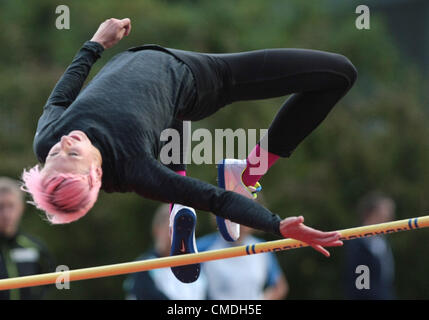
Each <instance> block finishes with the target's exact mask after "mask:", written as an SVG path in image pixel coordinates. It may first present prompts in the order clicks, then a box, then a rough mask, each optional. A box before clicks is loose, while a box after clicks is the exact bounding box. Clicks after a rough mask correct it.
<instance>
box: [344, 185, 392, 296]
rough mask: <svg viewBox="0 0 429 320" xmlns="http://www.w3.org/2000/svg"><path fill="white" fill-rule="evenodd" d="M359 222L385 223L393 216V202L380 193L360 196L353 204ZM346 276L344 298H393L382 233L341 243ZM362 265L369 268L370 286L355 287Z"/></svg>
mask: <svg viewBox="0 0 429 320" xmlns="http://www.w3.org/2000/svg"><path fill="white" fill-rule="evenodd" d="M357 211H358V214H359V218H360V219H361V223H362V225H371V224H378V223H384V222H388V221H391V220H393V219H394V217H395V203H394V201H393V200H392V199H391V198H390V197H388V196H386V195H384V194H381V193H375V192H373V193H370V194H368V195H366V196H364V197H363V198H362V199H361V200H360V201H359V204H358V206H357ZM345 250H346V275H345V280H346V283H345V289H346V292H345V293H346V298H347V299H360V300H364V299H365V300H380V299H394V298H395V296H394V289H393V282H394V260H393V254H392V249H391V247H390V245H389V243H388V241H387V240H386V238H385V237H384V236H383V235H379V236H374V237H370V238H359V239H356V240H353V241H347V242H346V243H345ZM359 265H365V266H368V268H369V275H370V278H369V279H370V280H369V283H370V288H369V289H358V288H357V287H356V278H357V277H358V276H359V274H357V273H356V268H357V266H359Z"/></svg>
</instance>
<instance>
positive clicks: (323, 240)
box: [313, 235, 340, 245]
mask: <svg viewBox="0 0 429 320" xmlns="http://www.w3.org/2000/svg"><path fill="white" fill-rule="evenodd" d="M339 239H340V238H339V237H338V236H337V235H333V236H331V237H328V238H313V242H316V243H320V244H323V245H325V244H328V243H331V242H335V241H338V240H339Z"/></svg>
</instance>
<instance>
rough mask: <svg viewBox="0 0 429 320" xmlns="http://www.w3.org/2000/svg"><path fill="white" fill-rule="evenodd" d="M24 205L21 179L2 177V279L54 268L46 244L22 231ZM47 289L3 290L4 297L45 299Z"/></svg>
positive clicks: (0, 265) (0, 235)
mask: <svg viewBox="0 0 429 320" xmlns="http://www.w3.org/2000/svg"><path fill="white" fill-rule="evenodd" d="M24 208H25V204H24V195H23V193H22V192H21V190H20V188H19V185H18V182H17V181H15V180H12V179H9V178H6V177H0V279H5V278H13V277H21V276H28V275H32V274H38V273H45V272H52V271H54V270H53V269H54V264H53V259H52V257H51V255H50V254H49V253H48V251H47V250H46V248H45V246H44V245H43V244H42V243H40V241H38V240H36V239H34V238H33V237H30V236H28V235H25V234H23V233H22V232H21V231H20V230H19V224H20V222H21V217H22V214H23V212H24ZM45 289H46V287H31V288H22V289H14V290H8V291H0V299H1V300H8V299H10V300H17V299H23V300H24V299H25V300H27V299H31V300H35V299H41V298H42V297H43V296H44V293H45V291H46V290H45Z"/></svg>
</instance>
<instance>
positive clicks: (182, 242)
mask: <svg viewBox="0 0 429 320" xmlns="http://www.w3.org/2000/svg"><path fill="white" fill-rule="evenodd" d="M196 222H197V221H196V216H195V215H194V214H193V212H191V211H189V210H186V209H181V210H179V212H177V214H176V216H175V217H174V226H173V241H172V242H171V251H170V255H172V256H177V255H181V254H188V253H195V250H196V248H194V236H195V235H194V230H195V225H196ZM200 270H201V265H200V264H199V263H197V264H190V265H185V266H179V267H172V268H171V271H172V272H173V273H174V275H175V276H176V278H177V279H179V280H180V281H181V282H184V283H190V282H194V281H195V280H197V279H198V277H199V275H200Z"/></svg>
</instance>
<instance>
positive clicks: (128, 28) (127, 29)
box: [120, 18, 131, 36]
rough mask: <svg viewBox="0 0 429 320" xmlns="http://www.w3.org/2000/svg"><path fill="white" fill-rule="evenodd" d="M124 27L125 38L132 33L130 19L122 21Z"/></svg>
mask: <svg viewBox="0 0 429 320" xmlns="http://www.w3.org/2000/svg"><path fill="white" fill-rule="evenodd" d="M120 21H121V24H122V27H123V28H125V34H124V35H125V36H127V35H129V34H130V32H131V20H130V19H129V18H125V19H122V20H120Z"/></svg>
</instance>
